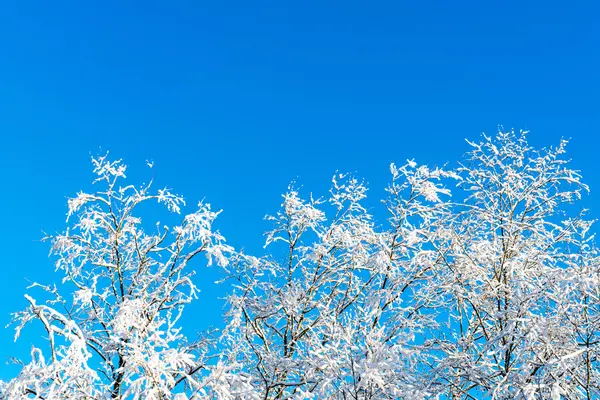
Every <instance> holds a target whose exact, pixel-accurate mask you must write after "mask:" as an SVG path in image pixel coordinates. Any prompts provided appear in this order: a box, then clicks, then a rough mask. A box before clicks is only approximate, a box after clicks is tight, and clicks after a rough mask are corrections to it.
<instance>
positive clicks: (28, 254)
mask: <svg viewBox="0 0 600 400" xmlns="http://www.w3.org/2000/svg"><path fill="white" fill-rule="evenodd" d="M599 4H600V3H598V2H596V1H571V2H562V1H560V2H559V1H548V0H546V1H502V2H500V1H498V2H487V1H459V2H451V1H389V2H379V1H368V2H367V1H363V2H356V1H339V2H328V1H302V2H293V3H292V2H285V1H272V2H262V1H259V2H248V1H239V2H235V1H214V2H203V1H189V2H186V1H171V2H164V1H161V2H155V1H144V2H123V1H118V2H117V1H104V2H80V1H61V2H36V1H6V2H2V5H1V6H0V135H1V136H0V137H1V142H0V174H1V175H2V186H1V189H0V190H1V196H0V217H1V220H2V223H3V224H2V229H0V246H1V250H2V258H1V259H2V261H1V263H2V275H1V278H0V293H1V296H2V302H1V305H0V323H1V325H4V324H5V323H7V322H8V321H9V319H10V315H9V313H10V312H13V311H17V310H19V309H21V308H22V307H24V306H25V301H24V299H23V297H22V294H23V293H24V289H25V286H27V281H26V280H25V278H27V279H30V280H38V281H41V282H43V283H49V282H52V281H54V280H59V279H60V278H59V277H58V276H54V275H53V274H52V273H51V272H52V268H53V267H52V263H51V261H50V260H49V259H48V258H47V253H48V246H47V244H43V243H39V242H38V240H39V239H40V238H41V237H42V230H44V231H46V232H49V233H52V232H56V231H59V230H62V229H63V227H64V214H65V212H66V197H68V196H72V195H74V194H75V193H76V192H77V191H78V190H79V189H81V188H84V187H89V185H88V183H89V182H90V180H91V178H92V177H91V174H90V171H91V169H90V164H89V155H90V152H91V153H94V154H97V153H101V151H104V150H109V151H110V152H111V154H112V155H113V156H114V157H118V158H124V159H125V161H126V163H127V164H129V165H130V166H131V168H132V175H133V176H134V177H138V178H139V179H140V182H141V180H144V179H147V178H148V171H147V170H146V169H145V168H144V165H145V163H144V161H145V160H146V159H151V160H154V162H155V168H154V173H155V174H156V181H157V182H158V184H159V185H168V186H169V187H172V188H174V189H175V190H176V191H177V192H179V193H182V194H184V195H185V197H186V198H187V199H188V200H190V203H195V202H196V201H197V200H199V199H202V198H206V200H207V201H209V202H210V203H211V204H213V206H214V207H215V208H218V209H224V213H223V214H222V217H221V218H220V222H219V224H218V227H219V228H220V230H221V231H222V233H223V234H224V235H225V236H226V237H227V238H228V239H229V242H230V243H231V244H233V245H234V246H236V247H242V246H243V247H246V248H249V249H252V250H254V249H260V245H261V244H262V241H263V237H262V233H263V232H264V230H265V229H266V225H265V223H264V221H263V216H264V215H265V214H266V213H272V212H275V211H276V207H277V206H278V205H279V204H280V202H281V198H280V197H279V195H280V194H281V193H282V192H283V191H284V190H285V188H286V186H287V184H288V183H289V182H290V181H291V180H292V179H294V178H298V181H299V182H300V183H301V184H303V185H304V187H305V188H306V192H309V191H313V192H315V193H316V194H324V193H325V191H326V189H327V185H328V182H329V180H330V177H331V175H332V174H333V173H334V171H336V170H340V171H350V172H355V173H356V174H357V175H359V176H361V177H364V178H365V179H366V180H367V181H368V182H370V186H371V187H372V191H371V192H372V193H371V194H372V195H373V196H375V197H377V196H382V194H383V187H384V185H385V184H386V183H387V181H388V177H389V174H388V165H389V163H390V162H392V161H395V162H397V163H402V162H403V161H404V160H406V159H407V158H415V159H416V161H417V162H420V163H433V164H443V163H445V162H447V161H456V160H458V159H459V158H460V156H461V154H462V153H463V152H464V151H465V150H467V145H466V144H465V142H464V140H463V139H464V138H477V137H478V135H479V134H480V133H481V132H482V131H485V132H487V133H490V134H493V133H494V131H495V130H496V128H497V126H498V125H499V124H502V125H503V126H504V127H506V128H516V129H530V130H531V131H532V134H531V135H532V136H531V140H532V142H533V143H534V144H537V145H552V144H555V143H557V142H558V140H559V139H560V138H561V137H567V138H572V141H571V145H570V147H569V152H570V156H571V157H572V158H573V159H574V165H575V167H576V168H578V169H581V170H582V172H583V175H584V178H585V181H586V182H587V183H588V184H590V186H591V188H592V194H591V195H590V196H589V197H588V199H587V200H586V201H587V202H589V203H591V205H592V207H593V208H595V210H596V211H595V212H594V215H596V216H597V215H599V214H598V213H600V209H599V208H600V207H598V206H595V204H594V203H598V200H599V199H600V196H599V195H598V194H597V193H599V192H600V178H599V177H598V174H597V170H598V167H597V159H598V146H599V145H600V139H598V138H597V134H598V127H599V126H600V102H599V100H600V99H599V93H600V80H599V78H598V74H599V71H600V48H599V44H598V43H600V24H598V23H597V21H598V20H599V17H600V5H599ZM101 149H102V150H101ZM596 205H597V204H596ZM594 206H595V207H594ZM197 277H198V280H199V284H200V286H201V287H202V288H203V289H204V292H203V294H202V296H201V299H200V301H199V303H198V304H199V305H197V306H195V307H194V308H193V313H191V314H189V316H188V317H187V319H186V323H189V322H190V321H191V322H192V325H193V323H194V321H196V323H197V325H198V327H199V328H201V327H205V325H206V324H208V323H216V322H215V321H218V318H219V317H218V316H219V307H218V302H217V301H216V300H214V297H215V296H216V294H215V293H216V292H214V290H213V289H210V285H209V283H210V282H211V281H212V280H214V271H213V272H211V271H209V272H206V271H205V270H200V271H199V274H198V275H197ZM206 282H208V283H206ZM12 334H13V331H12V330H11V329H0V378H7V377H8V374H9V371H12V369H10V370H9V369H7V367H6V366H5V361H6V360H7V359H8V357H9V356H11V355H14V356H19V357H24V358H27V357H28V351H29V349H30V347H31V344H32V338H33V337H32V335H27V334H25V335H24V337H23V338H22V340H20V341H19V342H17V343H16V344H15V345H11V343H12Z"/></svg>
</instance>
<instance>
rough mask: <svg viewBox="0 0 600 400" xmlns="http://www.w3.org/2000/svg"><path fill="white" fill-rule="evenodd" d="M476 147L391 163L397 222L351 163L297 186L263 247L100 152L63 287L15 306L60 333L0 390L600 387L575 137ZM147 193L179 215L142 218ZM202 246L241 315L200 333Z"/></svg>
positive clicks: (225, 395) (404, 393)
mask: <svg viewBox="0 0 600 400" xmlns="http://www.w3.org/2000/svg"><path fill="white" fill-rule="evenodd" d="M468 145H469V146H470V151H469V152H468V153H467V154H466V155H465V158H464V159H463V160H461V162H459V163H457V165H456V166H448V167H444V168H437V167H436V168H432V167H428V166H425V165H417V164H416V163H415V162H414V161H408V162H407V163H406V164H404V165H402V166H396V165H394V164H392V165H391V166H390V172H391V177H390V183H389V186H388V187H387V197H386V198H385V199H383V200H382V201H383V205H384V207H385V210H386V213H387V215H385V216H384V218H380V217H379V216H378V215H376V213H374V212H373V211H372V207H369V206H368V205H367V203H366V198H367V186H366V184H365V183H364V182H363V181H361V180H360V179H358V178H356V177H354V176H352V175H347V174H336V175H335V176H334V177H333V179H332V184H331V190H330V192H329V194H328V196H326V197H323V198H312V197H309V198H305V197H303V196H301V194H300V191H299V190H298V189H297V188H296V187H295V186H294V185H291V186H290V187H289V189H288V191H287V192H286V193H285V194H284V196H283V203H282V205H281V208H280V209H279V210H278V211H276V212H275V213H274V214H272V215H271V216H268V217H267V219H268V220H269V221H270V222H271V226H272V228H271V230H270V231H269V232H268V233H267V235H266V244H265V254H257V255H252V254H246V253H244V252H242V251H239V250H237V249H234V248H233V247H232V246H230V245H228V244H227V243H226V241H225V238H224V236H223V235H222V234H221V233H219V231H217V230H215V228H214V227H213V226H214V222H215V219H216V218H217V217H218V214H219V212H215V211H213V210H212V209H211V207H210V206H209V205H208V204H206V203H203V202H201V203H199V204H198V206H197V208H196V209H195V210H194V211H193V212H190V213H185V210H187V207H184V205H185V202H184V200H183V198H182V197H181V196H179V195H177V194H174V193H173V192H172V191H170V190H167V189H160V190H155V189H154V188H153V185H152V182H151V183H150V184H144V185H135V184H131V183H129V182H128V181H127V178H126V176H125V172H126V167H125V165H123V164H122V163H121V161H115V160H111V159H109V158H108V157H106V156H102V157H95V158H93V159H92V162H93V170H94V173H95V175H96V179H95V184H96V186H95V187H97V191H95V192H94V193H85V192H80V193H78V194H77V195H76V196H75V197H74V198H72V199H70V200H69V201H68V219H67V227H66V230H65V231H64V232H63V233H62V234H58V235H54V236H50V237H48V238H47V240H48V241H49V242H50V243H51V246H52V255H53V259H54V260H55V267H56V272H57V274H59V275H60V277H61V279H62V280H61V282H60V284H56V285H55V284H48V283H45V282H40V283H35V284H33V285H32V288H31V289H32V293H30V294H27V295H26V299H27V301H28V304H29V305H28V307H27V308H26V309H25V310H23V311H20V312H17V313H15V314H14V325H15V327H16V337H18V336H19V333H20V332H21V330H22V329H24V328H25V327H26V326H27V325H29V324H33V323H36V324H38V325H39V326H41V327H43V329H44V330H45V333H46V334H45V337H43V338H40V341H39V346H38V347H35V348H33V349H32V351H31V357H30V360H28V361H27V362H23V365H22V370H21V372H20V373H19V374H18V376H16V377H15V378H14V379H12V380H10V381H8V382H4V383H2V385H1V386H0V398H6V399H20V398H23V399H29V398H35V399H63V398H64V399H66V398H68V399H142V398H143V399H178V400H183V399H201V398H202V399H203V398H214V399H231V400H234V399H257V400H258V399H355V400H359V399H430V398H431V399H435V398H437V399H541V398H544V399H546V398H548V399H592V398H598V397H600V365H599V359H598V356H599V347H598V346H599V344H600V342H599V341H600V286H599V284H600V275H599V273H600V262H599V258H598V251H597V248H596V245H595V241H594V235H593V229H592V222H593V221H592V220H590V219H589V217H588V216H587V211H586V210H585V209H583V208H582V207H581V206H580V205H578V201H579V200H580V199H581V196H582V194H583V193H584V192H586V191H588V187H587V186H586V185H585V184H584V183H583V182H582V181H581V177H580V175H579V174H578V172H577V171H575V170H573V169H572V168H571V167H570V165H569V161H568V159H565V150H566V145H567V143H566V141H562V142H560V143H559V144H558V145H557V146H554V147H548V148H543V149H536V148H533V147H532V146H531V145H530V144H529V143H528V141H527V133H526V132H514V131H507V132H504V131H500V132H498V134H497V135H495V136H494V137H487V136H483V137H482V138H481V139H480V140H479V141H476V142H468ZM146 204H149V205H152V204H153V207H164V208H166V211H167V212H170V213H172V214H174V215H176V216H178V218H179V219H178V220H179V222H178V223H174V224H161V223H160V222H158V221H157V220H150V221H149V220H148V219H145V220H144V221H142V219H141V217H140V215H141V214H140V213H139V210H140V208H141V207H147V206H146ZM142 205H143V206H142ZM144 215H147V213H146V214H144ZM150 215H151V216H152V214H150ZM201 256H204V257H206V259H207V260H208V263H213V262H214V263H215V264H217V265H218V266H219V267H220V268H222V272H223V276H224V279H223V280H222V282H220V283H218V284H221V285H226V290H227V297H226V307H225V309H224V310H223V321H224V326H225V328H224V329H222V330H220V331H218V332H212V333H207V334H206V335H204V336H202V337H199V338H196V339H194V340H191V339H188V338H186V337H185V336H184V335H183V334H182V331H181V326H180V323H179V322H180V316H181V315H182V313H183V312H184V310H185V307H186V305H188V304H189V303H190V302H192V301H196V299H197V296H196V292H197V288H196V285H195V284H194V281H195V279H201V275H202V274H201V271H199V272H200V274H199V275H200V277H199V278H198V277H196V276H194V270H193V269H192V268H191V267H190V265H189V264H190V262H191V261H192V259H195V258H198V257H201ZM39 290H41V291H42V292H39ZM33 291H36V292H35V293H39V295H38V294H35V295H34V294H33ZM40 296H41V297H40ZM198 301H201V300H198Z"/></svg>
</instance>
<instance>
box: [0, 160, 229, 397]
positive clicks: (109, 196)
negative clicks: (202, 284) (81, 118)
mask: <svg viewBox="0 0 600 400" xmlns="http://www.w3.org/2000/svg"><path fill="white" fill-rule="evenodd" d="M92 161H93V165H94V173H95V174H96V175H97V179H96V180H95V184H96V185H99V186H100V188H99V190H98V191H97V192H96V193H93V194H90V193H83V192H81V193H79V194H78V195H77V197H75V198H73V199H70V200H69V202H68V205H69V211H68V218H67V221H68V222H69V227H68V229H67V230H66V231H65V232H64V233H62V234H59V235H56V236H52V237H48V240H50V241H51V243H52V253H53V255H54V256H56V260H57V261H56V270H57V272H58V273H60V274H62V275H63V279H62V283H63V285H62V289H63V291H61V290H58V289H57V288H56V287H55V286H43V285H41V284H34V285H32V286H34V287H36V288H41V289H43V290H44V291H45V292H46V294H47V295H49V297H48V296H46V298H47V301H45V302H39V301H37V300H36V299H35V298H34V297H32V296H31V295H26V298H27V301H28V302H29V307H28V308H27V309H26V310H24V311H22V312H19V313H17V314H15V322H16V323H17V329H16V336H17V337H18V336H19V333H20V332H21V330H22V329H23V328H24V327H25V325H27V324H29V323H31V322H32V321H38V322H39V323H41V324H42V326H43V328H44V329H45V331H46V336H47V339H48V346H47V349H44V348H34V349H33V350H32V352H31V362H30V363H28V364H26V365H24V366H23V369H22V372H21V373H20V374H19V376H18V377H16V378H15V379H13V380H12V381H10V382H8V383H7V384H5V385H4V386H3V388H2V396H3V397H4V398H8V399H19V398H38V399H63V398H64V399H66V398H68V399H105V398H115V399H116V398H118V399H121V398H123V399H125V398H127V399H129V398H132V399H136V398H140V399H141V398H147V399H163V398H172V395H173V393H182V395H183V393H184V392H190V391H192V392H198V391H200V390H202V385H203V383H202V382H201V380H200V379H197V377H196V375H199V374H197V372H198V371H200V370H202V369H203V368H204V367H205V364H206V363H207V360H206V350H207V344H206V343H205V341H204V340H197V341H188V340H186V338H185V337H184V336H183V335H182V334H181V328H180V327H179V326H178V320H179V318H180V315H181V313H182V311H183V309H184V307H185V305H186V304H188V303H189V302H190V301H192V300H193V299H194V298H195V296H196V286H195V285H194V283H193V281H192V275H193V271H191V270H190V269H189V267H188V264H189V263H190V262H191V261H192V259H194V258H195V257H198V256H199V255H200V254H205V255H206V256H207V257H208V258H209V262H210V261H212V260H216V262H217V263H219V264H220V265H223V266H224V265H225V264H226V263H227V259H226V257H225V254H226V253H227V252H228V251H230V249H229V247H227V246H226V245H225V244H224V239H223V237H221V235H220V234H219V233H218V232H215V231H213V230H212V223H213V221H214V219H215V218H216V217H217V215H218V213H217V212H214V211H211V209H210V206H208V205H206V204H202V203H200V204H199V206H198V209H197V211H195V212H193V213H191V214H187V215H185V216H183V217H182V218H181V222H180V224H178V225H176V226H173V227H169V226H160V224H159V223H158V222H157V223H156V224H155V225H150V226H147V225H143V224H142V221H141V219H140V218H139V216H137V215H136V213H137V212H138V210H139V208H140V206H141V205H142V204H143V203H149V202H155V203H158V204H160V205H162V206H165V207H166V208H167V209H168V210H169V211H170V212H172V213H176V214H179V213H180V207H181V206H182V205H183V204H184V202H183V199H182V198H181V197H180V196H177V195H175V194H173V193H171V192H170V191H169V190H167V189H162V190H158V191H156V192H154V191H152V187H151V184H148V185H144V186H141V187H136V186H132V185H122V184H121V183H122V182H124V179H125V169H126V168H125V166H124V165H122V164H121V163H120V162H119V161H109V160H108V159H107V158H106V157H100V158H95V159H93V160H92ZM64 290H66V291H68V293H65V292H64Z"/></svg>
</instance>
